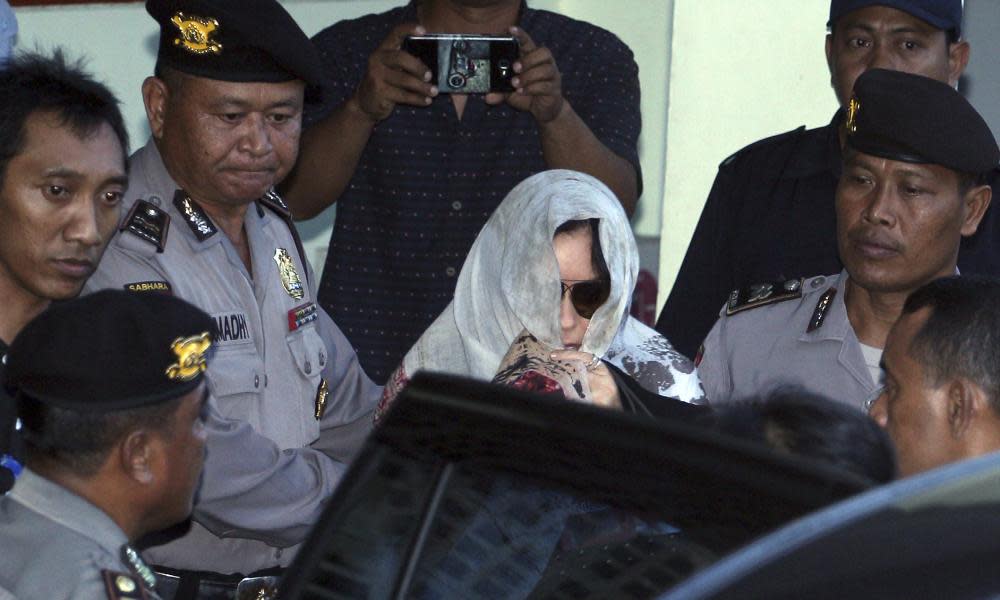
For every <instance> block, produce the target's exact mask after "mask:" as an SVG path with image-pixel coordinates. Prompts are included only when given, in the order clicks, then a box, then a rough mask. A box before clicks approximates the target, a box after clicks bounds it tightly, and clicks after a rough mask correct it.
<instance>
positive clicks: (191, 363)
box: [167, 331, 212, 381]
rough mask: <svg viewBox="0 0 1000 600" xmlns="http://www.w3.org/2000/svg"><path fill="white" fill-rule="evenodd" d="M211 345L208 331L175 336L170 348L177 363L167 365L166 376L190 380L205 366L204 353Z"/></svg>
mask: <svg viewBox="0 0 1000 600" xmlns="http://www.w3.org/2000/svg"><path fill="white" fill-rule="evenodd" d="M211 345H212V340H211V338H209V337H208V332H207V331H206V332H203V333H201V334H200V335H193V336H191V337H186V338H177V339H176V340H174V341H173V343H172V344H170V349H171V350H173V351H174V354H176V355H177V363H176V364H173V365H170V366H169V367H167V377H169V378H170V379H176V380H180V381H191V380H192V379H194V378H195V377H197V376H198V375H199V374H201V372H202V371H204V370H205V369H206V368H207V365H206V363H205V353H206V352H208V349H209V347H211Z"/></svg>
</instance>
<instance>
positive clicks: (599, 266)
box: [552, 219, 611, 281]
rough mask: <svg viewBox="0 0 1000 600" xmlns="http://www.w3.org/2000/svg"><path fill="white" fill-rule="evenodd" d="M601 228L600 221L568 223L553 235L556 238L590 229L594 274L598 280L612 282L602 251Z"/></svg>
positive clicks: (587, 220)
mask: <svg viewBox="0 0 1000 600" xmlns="http://www.w3.org/2000/svg"><path fill="white" fill-rule="evenodd" d="M600 226H601V220H600V219H578V220H574V221H566V222H565V223H563V224H562V225H560V226H559V227H556V232H555V233H554V234H552V237H553V238H555V237H556V236H557V235H559V234H560V233H576V232H577V231H583V230H584V229H587V228H590V239H591V243H590V263H591V265H592V266H593V267H594V272H595V273H597V278H598V279H602V280H605V281H611V271H610V270H609V269H608V263H607V262H606V261H605V260H604V251H603V250H602V249H601V236H600V235H599V233H600Z"/></svg>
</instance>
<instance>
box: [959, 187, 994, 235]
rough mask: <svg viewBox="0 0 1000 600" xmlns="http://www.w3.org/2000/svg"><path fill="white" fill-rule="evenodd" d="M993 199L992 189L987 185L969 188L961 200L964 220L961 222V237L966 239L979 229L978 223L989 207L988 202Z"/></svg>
mask: <svg viewBox="0 0 1000 600" xmlns="http://www.w3.org/2000/svg"><path fill="white" fill-rule="evenodd" d="M992 198H993V189H992V188H990V186H988V185H977V186H974V187H971V188H969V190H968V191H967V192H965V197H963V198H962V203H963V204H964V205H965V220H964V221H963V222H962V236H963V237H968V236H970V235H972V234H974V233H976V230H977V229H979V223H980V222H981V221H982V220H983V215H985V214H986V209H987V208H989V207H990V200H991V199H992Z"/></svg>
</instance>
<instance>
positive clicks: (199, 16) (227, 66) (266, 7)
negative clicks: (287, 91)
mask: <svg viewBox="0 0 1000 600" xmlns="http://www.w3.org/2000/svg"><path fill="white" fill-rule="evenodd" d="M146 11H147V12H149V14H150V15H152V17H153V18H154V19H156V21H157V23H159V24H160V48H159V52H158V55H157V58H156V61H157V65H158V66H166V67H171V68H174V69H177V70H178V71H181V72H184V73H188V74H190V75H196V76H198V77H205V78H208V79H217V80H221V81H239V82H264V83H277V82H282V81H291V80H293V79H301V80H302V81H304V82H306V84H307V85H309V86H311V87H313V88H320V87H322V84H323V67H322V64H321V62H320V59H319V53H318V52H317V51H316V47H315V46H313V43H312V42H311V41H310V40H309V38H308V37H307V36H306V34H305V33H304V32H303V31H302V29H301V28H300V27H299V26H298V24H297V23H296V22H295V20H294V19H292V16H291V15H289V14H288V12H287V11H286V10H285V9H284V8H283V7H282V6H281V5H280V4H278V2H277V0H147V1H146Z"/></svg>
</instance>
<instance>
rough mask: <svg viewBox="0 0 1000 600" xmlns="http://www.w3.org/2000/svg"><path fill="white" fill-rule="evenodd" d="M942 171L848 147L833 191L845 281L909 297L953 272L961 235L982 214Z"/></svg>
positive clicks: (946, 171)
mask: <svg viewBox="0 0 1000 600" xmlns="http://www.w3.org/2000/svg"><path fill="white" fill-rule="evenodd" d="M958 187H959V178H958V175H957V174H956V173H955V172H954V171H952V170H950V169H947V168H945V167H941V166H939V165H932V164H914V163H906V162H899V161H894V160H889V159H885V158H879V157H875V156H871V155H868V154H863V153H860V152H857V151H854V150H851V149H848V151H847V153H846V155H845V158H844V172H843V174H842V175H841V178H840V183H839V185H838V186H837V194H836V209H837V245H838V247H839V249H840V257H841V260H843V262H844V266H845V267H846V268H847V272H848V273H849V274H850V276H851V279H852V280H853V281H854V282H855V283H857V284H858V285H860V286H861V287H863V288H865V289H867V290H870V291H875V292H909V291H911V290H913V289H916V288H917V287H919V286H921V285H923V284H924V283H926V282H928V281H930V280H932V279H935V278H937V277H942V276H946V275H952V274H953V273H954V269H955V260H956V258H957V256H958V245H959V242H960V240H961V237H962V236H963V235H972V234H973V233H975V231H976V228H977V227H978V226H979V220H980V219H981V218H982V211H980V210H979V209H978V207H977V205H976V202H978V200H972V199H969V198H971V196H972V194H971V193H970V194H966V196H965V197H960V196H959V189H958Z"/></svg>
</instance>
